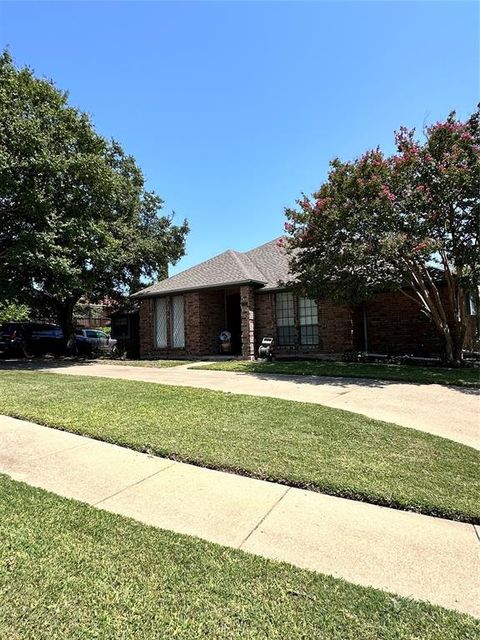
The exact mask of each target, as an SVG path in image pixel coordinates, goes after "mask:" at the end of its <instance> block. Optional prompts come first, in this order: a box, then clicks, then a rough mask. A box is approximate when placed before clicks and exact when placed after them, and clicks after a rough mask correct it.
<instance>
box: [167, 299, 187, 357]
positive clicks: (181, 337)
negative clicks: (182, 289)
mask: <svg viewBox="0 0 480 640" xmlns="http://www.w3.org/2000/svg"><path fill="white" fill-rule="evenodd" d="M171 304H172V315H171V327H170V332H171V336H172V347H173V348H174V349H183V347H184V346H185V314H184V304H183V296H175V297H174V298H172V299H171Z"/></svg>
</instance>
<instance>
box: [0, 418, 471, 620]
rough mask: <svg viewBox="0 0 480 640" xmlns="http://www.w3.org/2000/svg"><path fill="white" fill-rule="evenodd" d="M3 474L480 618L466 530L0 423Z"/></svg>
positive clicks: (32, 427)
mask: <svg viewBox="0 0 480 640" xmlns="http://www.w3.org/2000/svg"><path fill="white" fill-rule="evenodd" d="M0 472H3V473H6V474H8V475H10V476H11V477H13V478H14V479H17V480H23V481H25V482H27V483H29V484H31V485H34V486H38V487H43V488H44V489H48V490H50V491H53V492H55V493H58V494H60V495H62V496H66V497H69V498H75V499H78V500H82V501H84V502H87V503H89V504H91V505H95V506H97V507H99V508H102V509H106V510H107V511H112V512H115V513H119V514H122V515H125V516H130V517H132V518H135V519H137V520H139V521H141V522H144V523H147V524H150V525H154V526H157V527H161V528H164V529H171V530H173V531H177V532H180V533H185V534H189V535H193V536H198V537H200V538H204V539H206V540H210V541H213V542H217V543H220V544H223V545H226V546H230V547H235V548H240V549H243V550H245V551H249V552H252V553H255V554H258V555H262V556H265V557H268V558H273V559H276V560H284V561H287V562H290V563H292V564H294V565H297V566H299V567H304V568H307V569H310V570H314V571H319V572H322V573H327V574H331V575H334V576H336V577H340V578H344V579H346V580H349V581H351V582H354V583H357V584H361V585H371V586H374V587H377V588H379V589H385V590H388V591H391V592H393V593H396V594H399V595H402V596H408V597H412V598H416V599H421V600H427V601H430V602H432V603H434V604H439V605H442V606H444V607H448V608H452V609H457V610H458V611H462V612H466V613H470V614H473V615H476V616H478V617H480V572H479V571H478V567H479V551H480V543H479V540H478V538H477V534H476V532H475V528H474V527H473V526H472V525H468V524H462V523H458V522H451V521H448V520H442V519H438V518H431V517H428V516H423V515H419V514H415V513H408V512H402V511H397V510H394V509H388V508H385V507H377V506H374V505H370V504H365V503H361V502H355V501H352V500H345V499H342V498H335V497H331V496H326V495H322V494H318V493H313V492H309V491H302V490H299V489H293V488H288V487H285V486H282V485H278V484H274V483H270V482H263V481H260V480H254V479H251V478H245V477H241V476H236V475H233V474H228V473H222V472H218V471H212V470H208V469H202V468H199V467H195V466H192V465H187V464H182V463H177V462H174V461H172V460H166V459H162V458H156V457H152V456H148V455H146V454H142V453H137V452H134V451H130V450H129V449H124V448H121V447H117V446H115V445H110V444H106V443H103V442H99V441H96V440H91V439H89V438H85V437H82V436H77V435H74V434H71V433H66V432H62V431H57V430H55V429H49V428H47V427H42V426H39V425H36V424H32V423H29V422H25V421H21V420H16V419H14V418H8V417H5V416H0ZM40 518H41V514H39V519H40ZM478 533H480V531H479V532H478Z"/></svg>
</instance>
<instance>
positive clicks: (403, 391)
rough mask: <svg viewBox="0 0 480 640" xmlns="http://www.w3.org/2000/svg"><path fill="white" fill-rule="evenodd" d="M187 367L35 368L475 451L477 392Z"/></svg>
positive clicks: (479, 426)
mask: <svg viewBox="0 0 480 640" xmlns="http://www.w3.org/2000/svg"><path fill="white" fill-rule="evenodd" d="M188 366H191V365H181V366H178V367H172V368H164V369H155V368H153V367H137V366H129V365H120V364H114V363H112V364H110V363H106V362H105V363H96V362H93V363H78V364H77V363H75V364H66V363H65V364H62V365H57V366H55V367H49V366H48V364H47V363H45V364H44V365H40V366H39V367H38V370H41V371H46V372H53V373H64V374H73V375H87V376H101V377H107V378H125V379H128V380H143V381H145V382H155V383H158V384H171V385H179V386H184V387H201V388H205V389H214V390H217V391H226V392H230V393H243V394H247V395H254V396H267V397H275V398H283V399H286V400H296V401H298V402H314V403H318V404H323V405H326V406H328V407H334V408H337V409H347V410H348V411H354V412H355V413H361V414H363V415H366V416H369V417H370V418H376V419H378V420H385V421H387V422H394V423H395V424H399V425H401V426H403V427H410V428H414V429H419V430H420V431H426V432H427V433H433V434H435V435H438V436H442V437H444V438H450V439H451V440H455V441H456V442H461V443H463V444H466V445H469V446H470V447H474V448H476V449H480V394H479V392H478V390H473V389H462V388H459V387H455V388H454V387H445V386H441V385H436V384H432V385H426V384H424V385H418V384H406V383H400V382H385V381H381V380H359V379H355V378H326V377H325V378H324V377H316V376H308V377H307V376H286V375H272V374H253V373H237V372H230V371H228V372H227V371H211V370H210V371H209V370H203V371H202V370H198V369H197V370H194V369H188ZM19 368H23V367H21V366H20V367H19Z"/></svg>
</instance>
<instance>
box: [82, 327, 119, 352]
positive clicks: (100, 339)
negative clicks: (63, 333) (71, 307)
mask: <svg viewBox="0 0 480 640" xmlns="http://www.w3.org/2000/svg"><path fill="white" fill-rule="evenodd" d="M75 342H76V344H77V349H78V352H79V353H80V354H83V355H85V354H90V353H93V352H95V351H100V352H110V351H112V349H113V348H114V347H115V345H116V344H117V341H116V340H114V339H112V338H110V336H108V335H107V334H106V333H105V332H104V331H100V330H99V329H75Z"/></svg>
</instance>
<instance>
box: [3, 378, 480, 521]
mask: <svg viewBox="0 0 480 640" xmlns="http://www.w3.org/2000/svg"><path fill="white" fill-rule="evenodd" d="M0 413H3V414H7V415H11V416H16V417H20V418H26V419H28V420H32V421H34V422H38V423H40V424H45V425H49V426H52V427H57V428H60V429H66V430H68V431H73V432H76V433H81V434H85V435H89V436H92V437H94V438H98V439H101V440H106V441H108V442H114V443H117V444H120V445H124V446H127V447H131V448H134V449H137V450H140V451H149V452H152V453H155V454H158V455H161V456H166V457H170V458H175V459H178V460H183V461H187V462H193V463H196V464H200V465H204V466H208V467H212V468H215V469H226V470H230V471H234V472H237V473H244V474H247V475H251V476H254V477H259V478H266V479H271V480H275V481H278V482H283V483H286V484H289V485H293V486H301V487H306V488H309V489H316V490H319V491H323V492H324V493H328V494H332V495H340V496H344V497H349V498H354V499H359V500H364V501H367V502H372V503H376V504H382V505H388V506H394V507H398V508H402V509H411V510H415V511H419V512H422V513H428V514H432V515H441V516H444V517H447V518H452V519H458V520H463V521H467V522H480V505H479V496H480V453H479V452H478V451H476V450H474V449H472V448H470V447H467V446H464V445H461V444H458V443H455V442H452V441H450V440H446V439H444V438H439V437H436V436H432V435H429V434H426V433H422V432H420V431H415V430H413V429H406V428H404V427H400V426H397V425H393V424H389V423H386V422H380V421H378V420H372V419H370V418H367V417H364V416H361V415H358V414H355V413H350V412H348V411H342V410H339V409H331V408H328V407H323V406H321V405H315V404H306V403H298V402H289V401H288V400H277V399H271V398H268V399H266V398H256V397H253V396H242V395H236V394H225V393H222V392H218V391H208V390H203V389H190V388H183V387H174V386H164V385H155V384H149V383H146V382H135V381H126V380H110V379H107V378H93V377H83V376H70V375H69V376H64V375H61V374H60V375H59V374H47V373H32V372H18V371H17V372H10V371H9V372H2V373H0Z"/></svg>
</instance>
